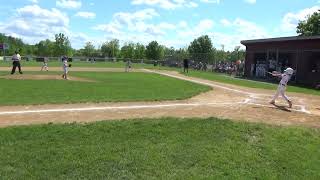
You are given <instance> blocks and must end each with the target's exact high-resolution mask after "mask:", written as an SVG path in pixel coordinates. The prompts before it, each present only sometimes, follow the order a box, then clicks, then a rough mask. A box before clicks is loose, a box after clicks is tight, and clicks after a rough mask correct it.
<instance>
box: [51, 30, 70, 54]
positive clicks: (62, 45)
mask: <svg viewBox="0 0 320 180" xmlns="http://www.w3.org/2000/svg"><path fill="white" fill-rule="evenodd" d="M54 55H55V56H62V55H67V56H72V48H71V44H70V41H69V39H68V37H67V36H65V35H64V34H63V33H59V34H56V35H55V43H54Z"/></svg>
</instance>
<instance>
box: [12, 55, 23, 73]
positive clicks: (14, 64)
mask: <svg viewBox="0 0 320 180" xmlns="http://www.w3.org/2000/svg"><path fill="white" fill-rule="evenodd" d="M20 60H21V56H20V54H19V53H18V51H15V52H14V55H13V56H12V71H11V74H14V73H15V72H16V68H17V67H18V68H19V73H20V74H22V71H21V65H20Z"/></svg>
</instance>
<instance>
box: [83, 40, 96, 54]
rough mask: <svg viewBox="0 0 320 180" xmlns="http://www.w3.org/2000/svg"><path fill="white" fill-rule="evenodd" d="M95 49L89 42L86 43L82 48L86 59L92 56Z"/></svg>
mask: <svg viewBox="0 0 320 180" xmlns="http://www.w3.org/2000/svg"><path fill="white" fill-rule="evenodd" d="M94 51H95V48H94V45H93V44H92V43H91V42H87V43H86V45H85V46H84V51H83V53H84V55H85V56H87V57H92V56H93V54H94Z"/></svg>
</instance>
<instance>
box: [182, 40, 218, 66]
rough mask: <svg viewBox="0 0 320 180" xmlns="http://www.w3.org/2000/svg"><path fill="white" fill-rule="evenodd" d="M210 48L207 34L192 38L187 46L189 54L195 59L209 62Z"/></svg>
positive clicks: (210, 44) (210, 43)
mask: <svg viewBox="0 0 320 180" xmlns="http://www.w3.org/2000/svg"><path fill="white" fill-rule="evenodd" d="M212 50H213V48H212V42H211V39H210V38H209V36H208V35H205V36H201V37H199V38H197V39H195V40H193V41H192V42H191V43H190V46H189V47H188V51H189V53H190V56H191V58H192V59H193V60H195V61H204V62H209V61H210V53H211V52H212Z"/></svg>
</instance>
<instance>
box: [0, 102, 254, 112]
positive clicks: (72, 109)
mask: <svg viewBox="0 0 320 180" xmlns="http://www.w3.org/2000/svg"><path fill="white" fill-rule="evenodd" d="M246 103H248V101H247V100H244V101H241V102H229V103H220V102H215V103H177V104H155V105H132V106H104V107H84V108H69V109H67V108H66V109H43V110H25V111H3V112H0V115H13V114H32V113H54V112H79V111H99V110H100V111H101V110H118V109H125V110H130V109H156V108H167V107H183V106H184V107H187V106H191V107H197V106H226V105H237V104H246Z"/></svg>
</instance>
